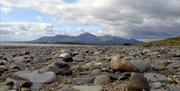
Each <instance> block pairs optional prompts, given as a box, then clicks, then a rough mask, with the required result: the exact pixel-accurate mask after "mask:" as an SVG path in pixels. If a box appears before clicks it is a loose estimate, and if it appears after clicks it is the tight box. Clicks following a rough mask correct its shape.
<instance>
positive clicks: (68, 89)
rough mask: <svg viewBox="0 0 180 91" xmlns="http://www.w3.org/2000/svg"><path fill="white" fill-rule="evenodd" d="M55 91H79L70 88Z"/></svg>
mask: <svg viewBox="0 0 180 91" xmlns="http://www.w3.org/2000/svg"><path fill="white" fill-rule="evenodd" d="M56 91H79V90H77V89H74V88H70V87H63V88H61V89H58V90H56Z"/></svg>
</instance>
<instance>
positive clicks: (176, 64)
mask: <svg viewBox="0 0 180 91" xmlns="http://www.w3.org/2000/svg"><path fill="white" fill-rule="evenodd" d="M167 68H180V61H175V62H173V63H171V64H169V65H168V66H167Z"/></svg>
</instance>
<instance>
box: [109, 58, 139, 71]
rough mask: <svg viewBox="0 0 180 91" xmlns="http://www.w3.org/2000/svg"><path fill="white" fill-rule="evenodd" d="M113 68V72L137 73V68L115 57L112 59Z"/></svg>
mask: <svg viewBox="0 0 180 91" xmlns="http://www.w3.org/2000/svg"><path fill="white" fill-rule="evenodd" d="M111 68H112V70H113V71H121V72H124V71H125V72H134V71H137V69H136V67H135V66H134V65H132V64H131V63H129V62H128V61H127V60H125V59H120V58H119V57H117V56H113V57H112V59H111Z"/></svg>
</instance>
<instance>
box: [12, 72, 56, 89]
mask: <svg viewBox="0 0 180 91" xmlns="http://www.w3.org/2000/svg"><path fill="white" fill-rule="evenodd" d="M14 76H16V77H19V78H21V79H26V80H29V81H31V82H32V83H33V86H32V89H34V91H38V90H39V89H40V88H41V87H42V86H43V84H45V83H51V82H53V81H54V80H55V78H56V76H55V73H54V72H45V73H38V71H33V72H31V71H27V70H23V71H18V72H15V73H14Z"/></svg>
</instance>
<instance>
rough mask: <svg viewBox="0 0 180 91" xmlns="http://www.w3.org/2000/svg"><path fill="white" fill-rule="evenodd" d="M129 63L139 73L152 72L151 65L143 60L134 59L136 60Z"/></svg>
mask: <svg viewBox="0 0 180 91" xmlns="http://www.w3.org/2000/svg"><path fill="white" fill-rule="evenodd" d="M129 62H130V63H131V64H133V65H134V66H135V67H136V68H137V70H138V71H139V72H148V71H152V70H153V67H152V66H151V64H150V63H148V62H147V61H145V60H141V59H136V60H131V61H129Z"/></svg>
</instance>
